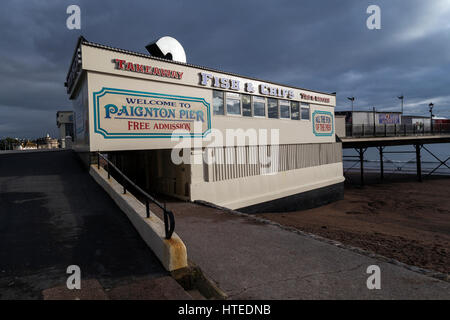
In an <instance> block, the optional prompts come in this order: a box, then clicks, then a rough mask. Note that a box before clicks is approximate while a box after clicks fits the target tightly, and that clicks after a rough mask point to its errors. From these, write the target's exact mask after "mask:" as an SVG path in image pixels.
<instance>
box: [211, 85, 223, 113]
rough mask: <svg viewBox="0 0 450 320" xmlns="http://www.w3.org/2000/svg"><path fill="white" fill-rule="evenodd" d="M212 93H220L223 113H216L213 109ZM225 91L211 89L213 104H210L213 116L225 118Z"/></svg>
mask: <svg viewBox="0 0 450 320" xmlns="http://www.w3.org/2000/svg"><path fill="white" fill-rule="evenodd" d="M214 92H220V93H222V107H223V108H222V109H223V113H216V110H215V109H214ZM225 93H226V92H225V91H223V90H215V89H213V103H212V105H213V106H212V107H213V116H225V115H226V112H225V111H226V110H225V104H226V103H225Z"/></svg>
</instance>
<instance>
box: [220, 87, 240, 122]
mask: <svg viewBox="0 0 450 320" xmlns="http://www.w3.org/2000/svg"><path fill="white" fill-rule="evenodd" d="M224 92H225V106H226V108H225V115H227V116H232V117H239V116H241V117H242V101H241V94H240V93H237V92H229V91H224ZM228 94H230V95H231V94H236V95H238V96H239V98H230V100H236V101H239V112H240V113H229V112H228Z"/></svg>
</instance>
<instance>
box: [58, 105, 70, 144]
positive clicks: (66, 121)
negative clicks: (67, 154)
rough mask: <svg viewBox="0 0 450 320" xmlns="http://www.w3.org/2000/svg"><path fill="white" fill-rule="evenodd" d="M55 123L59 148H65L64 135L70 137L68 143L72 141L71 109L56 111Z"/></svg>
mask: <svg viewBox="0 0 450 320" xmlns="http://www.w3.org/2000/svg"><path fill="white" fill-rule="evenodd" d="M56 125H57V126H58V128H59V140H60V141H61V148H66V137H69V136H70V137H71V141H70V143H68V145H71V142H72V141H73V137H74V136H73V111H58V112H56Z"/></svg>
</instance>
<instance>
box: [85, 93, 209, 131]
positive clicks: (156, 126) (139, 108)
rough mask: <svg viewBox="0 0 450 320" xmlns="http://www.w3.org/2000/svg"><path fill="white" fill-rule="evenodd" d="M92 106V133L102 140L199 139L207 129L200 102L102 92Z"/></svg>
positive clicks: (206, 115)
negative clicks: (98, 135)
mask: <svg viewBox="0 0 450 320" xmlns="http://www.w3.org/2000/svg"><path fill="white" fill-rule="evenodd" d="M93 102H94V131H95V132H96V133H98V134H101V135H102V136H103V137H104V138H106V139H124V138H171V137H172V134H174V135H175V136H177V137H200V138H201V137H204V136H205V135H206V134H208V133H209V131H210V129H211V116H210V105H209V103H207V102H206V101H205V100H204V99H203V98H195V97H187V96H177V95H168V94H161V93H154V92H142V91H132V90H122V89H113V88H103V89H102V90H100V91H98V92H94V94H93ZM194 123H195V124H196V125H195V131H194ZM198 128H201V132H200V130H198Z"/></svg>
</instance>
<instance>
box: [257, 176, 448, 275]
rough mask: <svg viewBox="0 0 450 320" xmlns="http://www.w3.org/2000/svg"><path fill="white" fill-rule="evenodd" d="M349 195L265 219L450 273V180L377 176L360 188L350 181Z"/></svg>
mask: <svg viewBox="0 0 450 320" xmlns="http://www.w3.org/2000/svg"><path fill="white" fill-rule="evenodd" d="M347 178H348V179H347V182H346V186H345V196H344V199H343V200H340V201H337V202H335V203H332V204H329V205H326V206H323V207H320V208H315V209H310V210H305V211H298V212H289V213H267V214H261V216H263V217H264V218H267V219H270V220H273V221H276V222H278V223H281V224H284V225H287V226H291V227H295V228H298V229H300V230H303V231H306V232H310V233H313V234H318V235H320V236H323V237H325V238H329V239H333V240H337V241H340V242H342V243H344V244H348V245H351V246H355V247H359V248H363V249H366V250H370V251H372V252H375V253H377V254H381V255H384V256H386V257H390V258H394V259H397V260H399V261H401V262H404V263H407V264H410V265H415V266H419V267H422V268H426V269H430V270H435V271H439V272H443V273H450V177H448V176H447V177H429V178H427V179H425V180H424V181H423V182H422V183H419V182H416V180H415V176H410V175H399V174H396V175H392V176H389V178H388V179H386V180H385V181H384V182H383V183H380V182H379V179H378V176H377V175H376V174H368V175H367V176H366V186H365V187H364V188H360V187H358V186H357V182H358V175H357V174H353V173H352V174H350V175H349V176H348V177H347Z"/></svg>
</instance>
